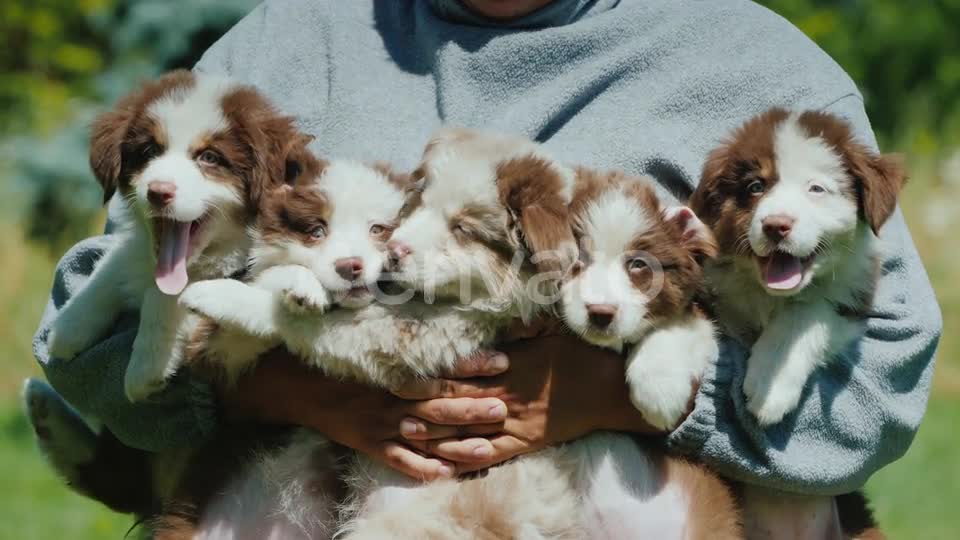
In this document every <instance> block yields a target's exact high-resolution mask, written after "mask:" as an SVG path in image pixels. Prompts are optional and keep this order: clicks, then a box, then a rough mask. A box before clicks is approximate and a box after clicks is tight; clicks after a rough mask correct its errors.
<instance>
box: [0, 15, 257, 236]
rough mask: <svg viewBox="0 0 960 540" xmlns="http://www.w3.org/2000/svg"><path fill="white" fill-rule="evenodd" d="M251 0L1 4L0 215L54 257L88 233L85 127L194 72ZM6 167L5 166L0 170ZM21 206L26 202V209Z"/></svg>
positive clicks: (90, 200) (90, 209) (95, 204)
mask: <svg viewBox="0 0 960 540" xmlns="http://www.w3.org/2000/svg"><path fill="white" fill-rule="evenodd" d="M254 4H256V2H255V1H254V0H159V1H158V0H33V1H30V0H12V1H11V0H5V1H4V2H2V3H0V165H5V167H4V169H9V170H10V173H8V174H2V173H0V195H2V199H3V200H2V202H0V205H4V207H3V209H4V210H8V211H18V212H19V215H17V218H18V219H19V220H20V221H21V222H22V223H23V224H24V227H25V228H26V231H27V234H28V236H29V237H30V238H32V239H34V240H38V241H40V242H42V243H44V244H46V245H48V246H50V248H51V249H52V251H54V252H61V251H63V249H65V248H66V247H67V246H69V245H70V244H72V243H73V242H75V241H77V240H78V239H80V238H81V237H83V236H85V235H86V234H88V232H89V229H90V224H91V222H92V221H93V219H94V217H95V216H96V215H97V213H98V212H99V209H100V201H101V199H100V193H99V191H98V189H97V187H96V184H95V183H94V182H93V181H92V178H91V175H90V173H89V172H88V168H87V158H86V144H87V126H88V124H89V122H90V120H91V119H92V118H93V116H94V115H95V114H96V112H97V111H98V110H100V108H101V107H102V106H103V105H102V104H104V103H110V102H113V101H114V100H116V99H117V98H118V97H119V96H120V95H122V94H123V93H125V92H127V91H129V89H130V88H131V87H132V86H133V85H134V84H135V83H136V82H137V81H139V80H142V79H145V78H148V77H152V76H154V75H156V74H158V73H160V72H163V71H167V70H170V69H174V68H178V67H191V66H193V64H194V63H195V62H196V61H197V60H198V59H199V58H200V55H202V54H203V51H205V50H206V49H207V47H209V46H210V45H211V44H213V42H214V41H216V40H217V39H218V38H219V37H220V36H221V35H222V34H223V33H224V32H226V30H227V29H229V28H230V26H232V25H233V24H234V23H235V22H236V21H237V20H239V19H240V18H241V17H242V16H243V15H244V14H246V13H247V12H248V11H250V9H251V8H252V7H253V6H254ZM0 170H3V169H0ZM24 203H26V204H24Z"/></svg>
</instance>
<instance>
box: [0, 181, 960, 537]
mask: <svg viewBox="0 0 960 540" xmlns="http://www.w3.org/2000/svg"><path fill="white" fill-rule="evenodd" d="M914 177H915V178H916V174H915V176H914ZM935 185H936V182H932V181H931V182H926V183H922V182H914V183H913V184H911V186H910V188H909V189H908V191H907V198H906V200H905V203H904V209H905V212H906V215H907V218H908V220H909V221H910V223H911V230H912V231H913V234H914V239H915V240H916V242H917V246H918V248H919V249H920V253H921V255H922V256H923V259H924V262H925V264H926V266H927V270H928V272H929V273H930V276H931V279H932V280H933V282H934V286H935V287H936V289H937V293H938V298H939V300H940V303H941V307H942V308H943V311H944V316H945V320H946V331H945V333H944V334H945V335H944V339H943V341H942V343H941V347H940V351H939V354H938V366H937V372H936V376H935V380H934V392H933V396H932V398H931V401H930V408H929V411H928V413H927V416H926V418H925V420H924V423H923V426H922V427H921V429H920V432H919V434H918V435H917V438H916V440H915V442H914V444H913V446H912V447H911V448H910V451H909V452H908V453H907V455H906V456H905V457H904V458H903V459H901V460H900V461H898V462H896V463H894V464H892V465H890V466H889V467H887V468H885V469H884V470H882V471H880V472H879V473H878V474H876V475H875V476H874V478H872V479H871V480H870V482H869V483H868V485H867V491H868V493H869V495H870V497H871V499H872V500H873V503H874V506H875V508H876V510H877V515H878V517H879V519H880V522H881V525H882V526H883V528H884V529H885V530H886V531H887V532H888V534H889V536H890V538H892V539H905V540H913V539H923V540H939V539H948V538H954V537H956V534H957V531H958V530H960V515H958V512H957V511H956V510H955V506H956V501H958V500H960V452H958V451H957V450H956V447H957V446H958V444H957V443H958V442H960V435H958V434H957V431H956V426H957V423H958V422H957V421H958V420H960V339H958V332H957V331H958V330H960V287H954V286H953V285H954V284H955V283H956V282H957V278H958V277H960V273H958V272H957V270H956V269H958V268H960V249H957V248H960V246H957V245H953V246H949V245H948V239H947V237H946V234H945V233H937V232H936V231H930V230H928V228H927V227H926V226H925V225H924V222H923V220H924V218H925V216H926V215H927V214H928V213H929V208H928V204H929V203H930V202H931V201H952V202H951V203H950V204H951V205H952V207H953V209H954V210H955V212H954V214H955V215H960V187H955V188H953V190H951V189H948V188H946V187H933V186H935ZM954 219H956V218H954ZM954 225H960V222H955V223H954ZM7 230H8V231H10V230H13V231H16V228H14V227H7ZM0 261H3V266H2V270H0V272H2V276H0V471H2V472H0V474H2V476H0V485H2V487H0V540H8V539H9V540H25V539H29V540H47V539H50V540H54V539H57V540H59V539H66V538H69V539H71V540H88V539H89V540H94V539H96V540H102V539H111V538H116V539H119V538H122V537H123V536H124V534H125V533H126V532H127V530H128V528H129V526H130V524H131V519H130V518H128V517H125V516H118V515H115V514H112V513H111V512H110V511H109V510H107V509H105V508H103V507H101V506H99V505H97V504H96V503H93V502H91V501H88V500H86V499H84V498H82V497H80V496H77V495H75V494H73V493H72V492H71V491H69V490H68V489H67V488H66V487H64V486H63V485H62V484H61V483H60V481H59V480H58V479H57V478H56V477H55V476H54V475H53V473H52V472H51V471H50V470H49V469H48V468H47V467H46V466H45V465H44V464H43V462H42V460H41V458H40V456H39V454H38V453H37V451H36V450H35V448H34V444H33V440H32V434H31V433H30V430H29V429H28V426H27V425H26V422H25V420H24V419H23V417H22V415H21V413H20V406H19V402H18V394H19V388H20V381H21V380H22V379H23V378H24V377H26V376H30V375H37V374H38V373H39V369H38V368H37V366H36V364H35V363H34V361H33V358H32V356H31V352H30V338H31V335H32V333H33V330H34V329H35V327H36V323H37V321H38V320H39V317H40V313H41V312H42V309H43V305H44V303H45V301H46V295H47V291H48V289H49V286H50V282H51V279H52V272H53V262H54V261H53V258H52V257H51V256H50V254H48V253H45V252H44V251H43V250H42V249H39V248H36V247H33V246H29V245H27V244H25V243H24V242H23V241H22V240H21V239H20V238H19V237H17V235H16V234H10V233H9V232H8V234H6V235H3V236H0Z"/></svg>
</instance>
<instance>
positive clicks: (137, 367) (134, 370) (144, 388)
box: [123, 339, 173, 403]
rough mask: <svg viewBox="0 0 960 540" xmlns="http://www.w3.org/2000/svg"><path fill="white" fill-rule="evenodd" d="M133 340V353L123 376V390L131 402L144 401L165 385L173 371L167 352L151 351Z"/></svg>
mask: <svg viewBox="0 0 960 540" xmlns="http://www.w3.org/2000/svg"><path fill="white" fill-rule="evenodd" d="M139 341H140V340H139V339H138V340H136V341H135V342H134V347H133V353H132V354H131V356H130V362H129V363H128V364H127V371H126V373H124V376H123V390H124V392H125V393H126V395H127V399H129V400H130V402H131V403H137V402H140V401H145V400H146V399H148V398H149V397H150V396H153V395H154V394H157V393H159V392H160V391H161V390H163V389H164V388H165V387H166V386H167V379H168V378H169V377H170V375H171V374H172V372H173V369H172V367H171V366H170V365H168V362H167V359H168V358H169V356H170V355H169V354H162V353H160V352H158V351H151V350H149V348H147V347H138V346H137V345H138V342H139Z"/></svg>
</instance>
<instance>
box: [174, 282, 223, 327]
mask: <svg viewBox="0 0 960 540" xmlns="http://www.w3.org/2000/svg"><path fill="white" fill-rule="evenodd" d="M230 289H231V288H230V287H229V286H225V284H223V283H219V282H217V281H214V280H211V281H198V282H197V283H193V284H191V285H189V286H188V287H187V288H186V289H184V291H183V292H182V293H180V297H179V299H178V300H177V302H178V303H179V304H180V305H181V306H182V307H183V308H184V309H186V310H187V311H190V312H191V313H196V314H197V315H201V316H204V317H210V318H211V319H219V316H220V315H221V314H222V311H223V306H224V299H225V298H229V297H230V292H231V290H230Z"/></svg>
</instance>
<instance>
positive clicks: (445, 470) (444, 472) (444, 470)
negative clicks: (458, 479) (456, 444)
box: [437, 465, 453, 478]
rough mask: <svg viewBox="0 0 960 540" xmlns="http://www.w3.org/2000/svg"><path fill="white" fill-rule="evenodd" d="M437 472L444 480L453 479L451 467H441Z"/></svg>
mask: <svg viewBox="0 0 960 540" xmlns="http://www.w3.org/2000/svg"><path fill="white" fill-rule="evenodd" d="M437 472H438V473H439V474H440V476H442V477H444V478H453V467H451V466H449V465H441V466H440V468H439V469H437Z"/></svg>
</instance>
